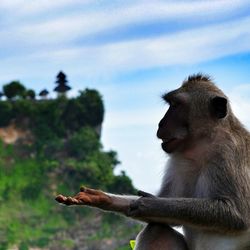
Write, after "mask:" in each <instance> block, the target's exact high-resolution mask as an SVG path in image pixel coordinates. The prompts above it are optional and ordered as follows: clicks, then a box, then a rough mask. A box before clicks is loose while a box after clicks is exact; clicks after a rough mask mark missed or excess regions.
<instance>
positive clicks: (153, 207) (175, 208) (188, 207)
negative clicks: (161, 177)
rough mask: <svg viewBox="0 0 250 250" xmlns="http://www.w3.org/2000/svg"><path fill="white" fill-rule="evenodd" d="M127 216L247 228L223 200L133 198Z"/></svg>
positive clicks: (216, 227)
mask: <svg viewBox="0 0 250 250" xmlns="http://www.w3.org/2000/svg"><path fill="white" fill-rule="evenodd" d="M128 216H131V217H136V218H145V220H146V221H147V222H157V223H167V224H171V223H176V224H184V225H191V226H196V227H200V228H206V229H213V230H218V231H221V232H225V231H238V230H245V229H247V225H246V221H245V220H244V218H243V217H242V216H241V215H240V213H239V212H238V210H237V208H236V207H235V206H234V204H233V202H231V201H230V200H227V199H209V198H208V199H198V198H157V197H156V198H148V197H145V198H144V197H143V198H140V199H138V200H136V201H134V202H133V203H132V204H131V206H130V210H129V212H128Z"/></svg>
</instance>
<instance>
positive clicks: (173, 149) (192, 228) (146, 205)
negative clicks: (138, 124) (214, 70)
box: [56, 73, 250, 250]
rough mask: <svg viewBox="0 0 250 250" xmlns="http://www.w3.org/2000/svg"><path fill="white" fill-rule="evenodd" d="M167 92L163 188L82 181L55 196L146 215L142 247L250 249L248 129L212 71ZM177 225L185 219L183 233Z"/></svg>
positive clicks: (139, 246)
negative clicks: (115, 190) (74, 190)
mask: <svg viewBox="0 0 250 250" xmlns="http://www.w3.org/2000/svg"><path fill="white" fill-rule="evenodd" d="M163 99H164V101H165V102H166V103H167V104H168V105H169V107H168V109H167V111H166V113H165V114H164V116H163V118H162V119H161V120H160V122H159V124H158V129H157V137H158V138H159V139H160V140H161V147H162V149H163V151H165V153H166V154H167V155H168V162H167V164H166V171H165V173H164V176H163V180H162V183H161V185H160V190H159V192H158V194H157V195H152V194H148V193H146V192H143V191H139V192H138V196H127V195H115V194H110V193H105V192H103V191H101V190H95V189H90V188H86V187H82V188H81V189H80V192H79V193H78V194H77V195H75V196H73V197H71V196H69V197H66V196H63V195H58V196H57V197H56V200H57V201H58V202H59V203H62V204H65V205H87V206H92V207H97V208H100V209H103V210H106V211H113V212H117V213H121V214H123V215H125V216H128V217H130V218H133V219H136V220H139V221H144V222H146V226H145V227H144V229H143V230H142V231H141V232H140V233H139V234H138V236H137V237H136V246H135V249H136V250H249V249H250V134H249V132H248V131H247V130H246V129H245V127H244V126H243V125H242V124H241V122H240V121H239V120H238V119H237V118H236V116H235V115H234V113H233V111H232V108H231V105H230V102H229V99H228V97H227V96H226V95H225V94H224V93H223V91H222V90H221V89H219V88H218V87H217V86H216V85H215V83H214V82H213V80H212V79H211V77H210V76H207V75H204V74H200V73H199V74H195V75H191V76H189V77H188V78H186V79H185V80H184V81H183V82H182V85H181V86H180V87H179V88H177V89H175V90H173V91H170V92H168V93H166V94H164V95H163ZM173 226H182V227H183V232H184V235H182V234H180V233H178V232H177V231H176V230H175V229H173Z"/></svg>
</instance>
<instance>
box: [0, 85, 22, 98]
mask: <svg viewBox="0 0 250 250" xmlns="http://www.w3.org/2000/svg"><path fill="white" fill-rule="evenodd" d="M3 92H4V94H5V96H6V97H7V98H8V99H13V98H15V97H22V98H23V97H24V96H25V92H26V89H25V87H24V86H23V85H22V84H21V83H20V82H19V81H12V82H10V83H9V84H5V85H4V86H3Z"/></svg>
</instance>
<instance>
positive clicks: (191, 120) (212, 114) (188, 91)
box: [157, 74, 231, 153]
mask: <svg viewBox="0 0 250 250" xmlns="http://www.w3.org/2000/svg"><path fill="white" fill-rule="evenodd" d="M163 99H164V100H165V101H166V102H167V103H168V104H169V108H168V110H167V112H166V114H165V115H164V117H163V118H162V119H161V121H160V122H159V127H158V131H157V137H158V138H159V139H161V140H162V148H163V150H164V151H165V152H167V153H173V152H178V151H180V152H181V151H182V150H184V149H185V148H187V147H189V146H190V144H192V143H193V142H195V141H197V140H199V139H204V138H206V137H211V136H213V134H214V131H216V129H217V128H218V127H219V126H223V124H225V121H226V119H227V117H228V116H229V114H230V113H231V111H230V110H231V109H230V106H229V103H228V100H227V98H226V96H225V95H224V93H223V92H222V91H221V90H220V89H219V88H217V87H216V86H215V85H214V83H213V82H212V81H211V79H210V78H209V77H208V76H204V75H201V74H197V75H193V76H190V77H188V79H187V80H185V81H184V82H183V84H182V86H181V87H180V88H178V89H176V90H174V91H171V92H169V93H166V94H164V95H163Z"/></svg>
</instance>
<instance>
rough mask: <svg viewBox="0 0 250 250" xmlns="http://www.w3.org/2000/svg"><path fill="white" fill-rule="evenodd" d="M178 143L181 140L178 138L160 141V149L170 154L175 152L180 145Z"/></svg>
mask: <svg viewBox="0 0 250 250" xmlns="http://www.w3.org/2000/svg"><path fill="white" fill-rule="evenodd" d="M180 141H181V139H178V138H171V139H162V144H161V146H162V149H163V150H164V151H165V152H167V153H171V152H173V151H175V150H176V148H177V147H178V146H179V144H180Z"/></svg>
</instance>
